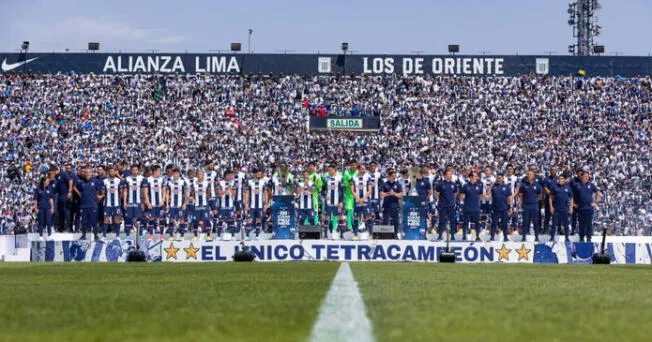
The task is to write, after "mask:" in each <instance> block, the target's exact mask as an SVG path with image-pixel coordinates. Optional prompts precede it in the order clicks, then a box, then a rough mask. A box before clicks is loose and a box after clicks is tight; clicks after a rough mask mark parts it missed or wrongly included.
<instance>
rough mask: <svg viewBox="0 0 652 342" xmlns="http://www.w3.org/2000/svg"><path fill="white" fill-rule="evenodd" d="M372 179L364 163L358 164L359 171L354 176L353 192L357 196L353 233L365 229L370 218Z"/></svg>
mask: <svg viewBox="0 0 652 342" xmlns="http://www.w3.org/2000/svg"><path fill="white" fill-rule="evenodd" d="M371 190H372V181H371V178H370V175H369V173H367V169H366V167H365V166H364V164H359V165H358V173H357V174H356V176H355V177H354V178H353V181H352V184H351V192H352V193H353V197H354V198H355V212H354V217H355V219H354V221H353V234H354V235H355V236H356V238H357V236H358V231H359V230H361V229H360V228H362V230H365V223H364V222H366V221H368V220H369V219H370V216H371V215H370V210H369V197H370V196H371Z"/></svg>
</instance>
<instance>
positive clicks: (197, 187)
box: [190, 171, 212, 240]
mask: <svg viewBox="0 0 652 342" xmlns="http://www.w3.org/2000/svg"><path fill="white" fill-rule="evenodd" d="M211 196H212V194H211V184H210V182H208V181H207V180H206V178H205V177H204V172H203V171H197V180H196V181H194V182H193V183H192V185H191V186H190V197H192V199H193V204H194V205H195V213H194V216H193V218H194V220H195V227H194V233H195V236H194V237H193V240H197V235H198V232H199V231H205V232H206V233H207V234H208V235H207V240H211V239H212V238H211V229H210V223H209V222H208V220H209V219H210V216H209V212H210V207H209V206H208V199H209V198H210V197H211ZM206 227H208V229H205V228H206Z"/></svg>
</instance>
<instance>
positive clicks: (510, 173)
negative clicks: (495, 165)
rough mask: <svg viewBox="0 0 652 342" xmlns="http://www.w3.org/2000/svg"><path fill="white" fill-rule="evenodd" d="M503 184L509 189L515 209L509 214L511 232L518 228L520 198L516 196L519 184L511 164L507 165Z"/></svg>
mask: <svg viewBox="0 0 652 342" xmlns="http://www.w3.org/2000/svg"><path fill="white" fill-rule="evenodd" d="M505 184H507V185H509V189H510V190H511V192H512V198H513V201H514V203H513V204H514V208H515V210H512V212H511V220H510V221H511V224H510V228H511V230H512V231H516V229H517V226H518V208H520V198H519V196H517V194H518V190H519V184H520V182H519V180H518V176H516V171H515V169H514V165H512V164H507V176H505Z"/></svg>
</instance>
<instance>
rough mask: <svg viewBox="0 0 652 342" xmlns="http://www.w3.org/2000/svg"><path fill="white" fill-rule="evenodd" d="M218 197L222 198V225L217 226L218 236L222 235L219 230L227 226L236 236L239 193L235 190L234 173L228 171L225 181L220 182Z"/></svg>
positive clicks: (220, 216) (220, 213)
mask: <svg viewBox="0 0 652 342" xmlns="http://www.w3.org/2000/svg"><path fill="white" fill-rule="evenodd" d="M217 191H218V193H217V195H218V196H219V197H220V210H219V220H220V224H219V225H217V228H216V229H217V234H218V236H219V235H221V234H222V232H221V231H220V230H221V229H220V228H219V227H220V226H224V225H226V229H227V230H228V231H229V232H230V233H232V234H234V233H236V232H235V231H234V228H235V195H236V193H237V191H236V188H235V181H234V179H233V171H231V170H227V171H226V172H225V173H224V179H223V180H221V181H219V187H218V190H217Z"/></svg>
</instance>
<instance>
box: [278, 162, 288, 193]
mask: <svg viewBox="0 0 652 342" xmlns="http://www.w3.org/2000/svg"><path fill="white" fill-rule="evenodd" d="M289 173H290V172H289V170H288V167H287V165H281V166H280V167H279V169H278V177H279V178H280V181H281V195H287V194H288V174H289Z"/></svg>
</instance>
